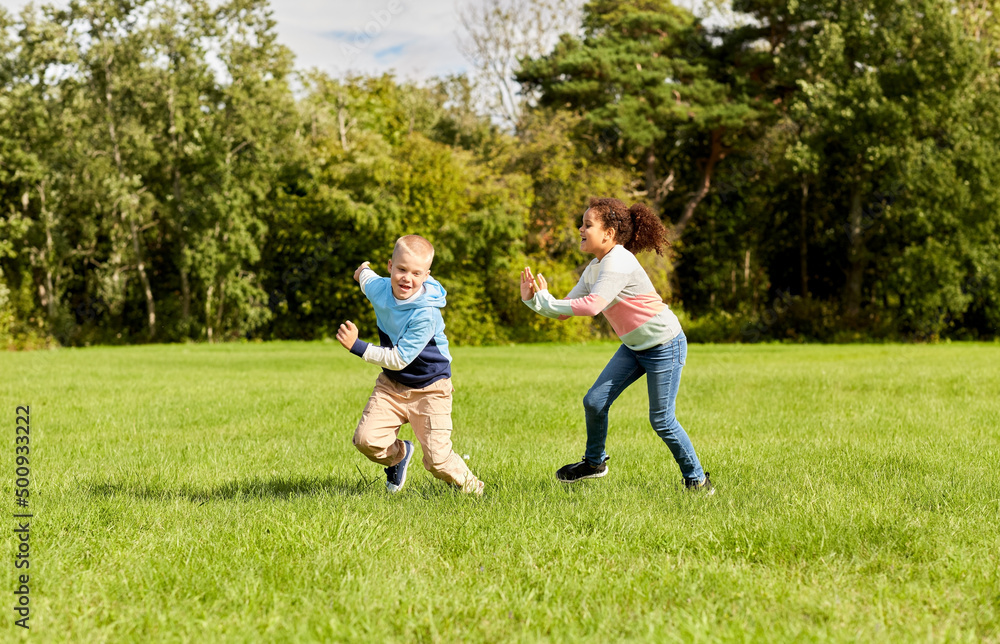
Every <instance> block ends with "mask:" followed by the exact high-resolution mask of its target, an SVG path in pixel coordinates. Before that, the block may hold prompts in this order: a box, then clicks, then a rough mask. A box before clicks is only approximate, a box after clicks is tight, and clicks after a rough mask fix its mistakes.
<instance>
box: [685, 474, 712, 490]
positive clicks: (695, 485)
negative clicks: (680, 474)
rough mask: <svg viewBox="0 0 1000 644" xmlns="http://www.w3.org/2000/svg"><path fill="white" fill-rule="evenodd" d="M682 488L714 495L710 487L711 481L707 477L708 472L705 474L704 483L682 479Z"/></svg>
mask: <svg viewBox="0 0 1000 644" xmlns="http://www.w3.org/2000/svg"><path fill="white" fill-rule="evenodd" d="M684 487H686V488H687V489H689V490H694V491H696V492H704V493H705V494H709V495H711V494H715V488H714V487H712V479H710V478H709V477H708V472H705V480H704V481H695V480H693V479H684Z"/></svg>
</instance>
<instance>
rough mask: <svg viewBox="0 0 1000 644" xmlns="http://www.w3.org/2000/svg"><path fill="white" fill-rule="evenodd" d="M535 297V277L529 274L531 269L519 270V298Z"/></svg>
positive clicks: (528, 298)
mask: <svg viewBox="0 0 1000 644" xmlns="http://www.w3.org/2000/svg"><path fill="white" fill-rule="evenodd" d="M533 297H535V278H534V277H533V276H532V275H531V269H530V268H525V269H524V270H523V271H521V299H522V300H530V299H531V298H533Z"/></svg>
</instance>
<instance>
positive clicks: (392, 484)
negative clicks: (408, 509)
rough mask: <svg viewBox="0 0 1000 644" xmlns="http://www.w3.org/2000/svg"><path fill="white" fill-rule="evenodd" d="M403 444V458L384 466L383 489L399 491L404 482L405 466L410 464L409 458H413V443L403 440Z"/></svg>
mask: <svg viewBox="0 0 1000 644" xmlns="http://www.w3.org/2000/svg"><path fill="white" fill-rule="evenodd" d="M403 445H405V446H406V454H404V455H403V460H401V461H400V462H398V463H396V464H395V465H393V466H392V467H387V468H385V489H387V490H389V491H390V492H399V491H400V490H402V489H403V485H405V484H406V468H408V467H409V466H410V459H411V458H413V443H411V442H410V441H403Z"/></svg>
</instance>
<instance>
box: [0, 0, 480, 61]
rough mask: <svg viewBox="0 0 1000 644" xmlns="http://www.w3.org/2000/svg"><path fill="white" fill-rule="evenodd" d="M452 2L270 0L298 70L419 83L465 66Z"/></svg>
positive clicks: (10, 2)
mask: <svg viewBox="0 0 1000 644" xmlns="http://www.w3.org/2000/svg"><path fill="white" fill-rule="evenodd" d="M28 2H29V0H0V6H2V7H5V8H7V9H9V10H13V11H15V12H17V11H19V10H20V8H21V7H23V6H24V5H26V4H28ZM455 2H456V0H421V1H420V2H417V1H416V0H374V2H359V1H357V0H354V1H345V0H332V1H330V0H327V1H321V0H271V9H272V10H273V12H274V19H275V20H276V21H277V23H278V27H277V28H278V39H279V41H280V42H281V43H282V44H284V45H285V46H287V47H288V48H290V49H291V50H292V51H293V52H294V53H295V66H296V67H297V68H298V69H311V68H319V69H321V70H323V71H326V72H328V73H330V74H332V75H335V76H339V75H342V74H345V73H348V72H353V73H363V74H381V73H384V72H389V71H392V72H394V73H395V74H396V75H397V76H399V77H402V78H406V79H412V80H421V79H426V78H429V77H431V76H440V75H444V74H449V73H457V72H460V71H462V70H464V69H466V67H467V63H466V61H465V59H464V58H463V57H462V54H461V52H459V50H458V43H457V40H456V36H455V30H456V28H457V26H458V20H457V18H456V15H455ZM53 4H57V5H60V6H65V5H66V4H68V3H67V1H66V0H55V1H54V2H53ZM387 16H388V19H387ZM383 23H384V24H383ZM366 28H367V29H368V30H369V33H375V35H374V36H373V37H371V38H370V39H367V42H366V44H364V46H361V47H357V49H358V50H359V51H358V52H357V54H356V55H355V56H353V57H351V56H348V55H347V54H345V47H344V46H345V45H347V46H351V47H356V46H357V45H358V44H361V43H362V42H365V41H366V39H365V38H364V36H365V35H366V34H365V30H366Z"/></svg>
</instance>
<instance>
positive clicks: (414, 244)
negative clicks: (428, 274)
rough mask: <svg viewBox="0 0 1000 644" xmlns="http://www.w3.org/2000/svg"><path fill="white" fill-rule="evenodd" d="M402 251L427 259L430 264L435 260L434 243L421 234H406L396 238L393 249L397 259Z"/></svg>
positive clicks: (393, 254) (394, 256)
mask: <svg viewBox="0 0 1000 644" xmlns="http://www.w3.org/2000/svg"><path fill="white" fill-rule="evenodd" d="M400 253H409V254H411V255H416V256H417V257H420V258H421V259H425V260H427V265H428V266H430V265H431V262H433V261H434V244H432V243H430V242H429V241H427V240H426V239H425V238H423V237H421V236H420V235H404V236H402V237H400V238H399V239H397V240H396V245H395V247H393V249H392V256H393V258H394V259H395V258H396V257H398V256H399V254H400Z"/></svg>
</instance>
